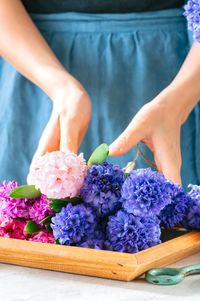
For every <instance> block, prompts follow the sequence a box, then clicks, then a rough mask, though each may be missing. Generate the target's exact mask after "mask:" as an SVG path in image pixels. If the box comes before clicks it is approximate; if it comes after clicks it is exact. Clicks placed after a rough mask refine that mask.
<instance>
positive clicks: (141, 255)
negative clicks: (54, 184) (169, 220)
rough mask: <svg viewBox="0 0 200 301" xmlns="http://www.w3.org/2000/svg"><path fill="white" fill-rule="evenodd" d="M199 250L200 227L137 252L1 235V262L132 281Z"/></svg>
mask: <svg viewBox="0 0 200 301" xmlns="http://www.w3.org/2000/svg"><path fill="white" fill-rule="evenodd" d="M198 251H200V232H198V231H191V232H190V233H187V234H183V235H181V236H180V237H177V238H173V239H171V240H169V241H166V242H163V243H161V244H159V245H156V246H154V247H151V248H149V249H147V250H144V251H141V252H138V253H135V254H129V253H120V252H113V251H107V250H105V251H104V250H94V249H87V248H80V247H72V246H61V245H56V244H45V243H40V242H31V241H24V240H18V239H11V238H2V237H0V262H1V263H9V264H15V265H21V266H27V267H33V268H41V269H47V270H55V271H62V272H69V273H75V274H81V275H89V276H96V277H103V278H109V279H117V280H124V281H131V280H133V279H135V278H137V277H139V276H140V275H142V274H143V273H144V272H145V271H147V270H148V269H150V268H153V267H160V266H165V265H168V264H170V263H173V262H175V261H178V260H180V259H183V258H185V257H187V256H190V255H192V254H194V253H196V252H198Z"/></svg>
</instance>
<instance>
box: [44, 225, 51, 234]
mask: <svg viewBox="0 0 200 301" xmlns="http://www.w3.org/2000/svg"><path fill="white" fill-rule="evenodd" d="M45 228H46V230H47V231H48V232H52V228H51V224H50V223H48V224H46V225H45Z"/></svg>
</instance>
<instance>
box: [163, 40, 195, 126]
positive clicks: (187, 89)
mask: <svg viewBox="0 0 200 301" xmlns="http://www.w3.org/2000/svg"><path fill="white" fill-rule="evenodd" d="M164 93H166V94H167V96H168V100H166V101H168V102H171V106H172V109H173V110H179V112H180V116H182V119H183V122H184V121H185V120H186V119H187V117H188V115H189V113H190V112H191V111H192V109H193V108H194V107H195V105H196V104H197V103H198V101H199V100H200V43H197V42H195V43H194V44H193V46H192V48H191V50H190V52H189V54H188V56H187V58H186V59H185V62H184V63H183V65H182V67H181V69H180V71H179V73H178V74H177V76H176V77H175V79H174V80H173V81H172V83H171V84H170V85H169V86H168V87H167V88H166V89H165V92H164Z"/></svg>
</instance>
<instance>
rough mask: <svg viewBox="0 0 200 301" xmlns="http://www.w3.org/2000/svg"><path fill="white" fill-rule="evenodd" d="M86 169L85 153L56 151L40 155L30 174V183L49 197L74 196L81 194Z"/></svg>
mask: <svg viewBox="0 0 200 301" xmlns="http://www.w3.org/2000/svg"><path fill="white" fill-rule="evenodd" d="M85 171H86V162H85V160H84V158H83V155H82V154H80V155H79V156H77V155H76V154H74V153H71V152H62V151H55V152H51V153H46V154H45V155H44V156H42V157H40V158H39V159H38V161H37V162H36V164H35V165H34V168H33V169H32V171H31V172H30V175H29V184H32V185H35V186H36V188H37V189H40V191H41V193H43V194H45V195H46V196H47V197H48V198H57V199H62V198H68V197H69V198H72V197H74V196H76V195H78V194H79V192H80V188H81V187H82V184H83V181H84V176H85Z"/></svg>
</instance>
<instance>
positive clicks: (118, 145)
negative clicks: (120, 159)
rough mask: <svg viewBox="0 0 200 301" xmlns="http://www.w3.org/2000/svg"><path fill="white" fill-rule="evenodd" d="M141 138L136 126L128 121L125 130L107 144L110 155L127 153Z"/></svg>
mask: <svg viewBox="0 0 200 301" xmlns="http://www.w3.org/2000/svg"><path fill="white" fill-rule="evenodd" d="M141 139H142V135H141V132H140V131H139V129H138V127H136V126H135V125H134V124H133V123H130V124H129V126H128V127H127V128H126V130H125V131H124V132H123V133H122V134H121V135H120V136H119V137H118V138H117V139H116V140H115V141H114V142H113V143H112V144H111V145H110V146H109V154H110V155H111V156H121V155H123V154H125V153H127V152H128V151H129V150H130V149H131V148H132V147H133V146H134V145H136V144H137V143H138V142H139V141H140V140H141Z"/></svg>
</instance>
